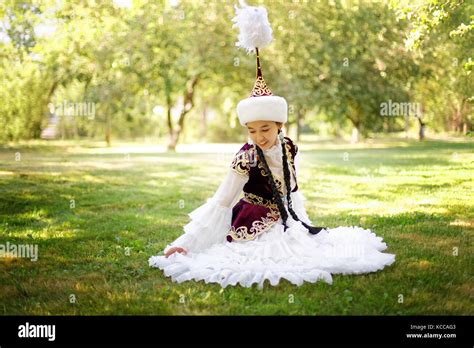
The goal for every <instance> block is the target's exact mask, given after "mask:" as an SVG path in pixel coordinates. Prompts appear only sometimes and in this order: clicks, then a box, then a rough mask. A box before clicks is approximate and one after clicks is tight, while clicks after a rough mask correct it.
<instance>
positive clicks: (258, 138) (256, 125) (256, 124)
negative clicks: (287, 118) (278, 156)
mask: <svg viewBox="0 0 474 348" xmlns="http://www.w3.org/2000/svg"><path fill="white" fill-rule="evenodd" d="M282 125H283V124H282V123H280V122H275V121H253V122H247V123H246V126H247V129H248V132H249V136H250V139H252V141H253V143H254V144H257V145H258V146H259V147H260V148H261V149H262V150H266V149H269V148H270V147H272V146H273V145H274V144H275V143H276V140H277V136H278V130H279V129H280V128H281V127H282Z"/></svg>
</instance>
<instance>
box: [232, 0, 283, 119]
mask: <svg viewBox="0 0 474 348" xmlns="http://www.w3.org/2000/svg"><path fill="white" fill-rule="evenodd" d="M240 5H241V6H242V8H240V9H239V8H237V6H236V7H235V10H236V16H235V17H234V18H233V19H232V21H233V22H235V24H234V27H235V26H237V27H238V28H239V30H240V33H239V41H238V42H237V44H236V46H239V47H243V48H245V49H246V50H247V52H248V53H250V52H255V53H256V56H257V76H256V80H255V85H254V87H253V90H252V93H251V94H250V96H249V97H248V98H245V99H243V100H241V101H240V102H239V103H238V104H237V115H238V116H239V121H240V124H241V125H242V126H244V127H245V125H246V123H247V122H252V121H275V122H282V123H285V122H286V121H287V120H288V104H287V102H286V100H285V98H283V97H278V96H275V95H273V93H272V91H271V90H270V88H268V87H267V85H266V83H265V80H264V79H263V75H262V68H261V66H260V57H259V51H258V49H259V48H262V47H265V46H268V44H270V42H271V41H272V29H271V28H270V23H269V22H268V14H267V10H266V9H265V8H264V7H254V6H247V5H246V4H245V2H244V1H243V0H241V1H240Z"/></svg>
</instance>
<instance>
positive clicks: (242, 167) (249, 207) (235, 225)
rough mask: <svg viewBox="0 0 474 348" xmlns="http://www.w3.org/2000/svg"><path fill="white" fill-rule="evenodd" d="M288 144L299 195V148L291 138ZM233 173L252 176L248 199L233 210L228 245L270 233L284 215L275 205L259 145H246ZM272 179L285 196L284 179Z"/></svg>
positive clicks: (289, 160)
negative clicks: (261, 159) (260, 158)
mask: <svg viewBox="0 0 474 348" xmlns="http://www.w3.org/2000/svg"><path fill="white" fill-rule="evenodd" d="M284 143H285V151H286V156H287V159H288V164H289V169H290V175H293V177H294V178H295V184H296V186H295V187H294V188H293V190H292V192H295V191H297V190H298V183H297V181H296V174H295V173H296V169H295V161H294V159H295V156H296V154H297V152H298V146H297V145H296V144H294V143H293V141H292V140H291V139H290V138H288V137H285V139H284ZM231 169H232V170H234V171H235V172H237V173H238V174H240V175H245V176H248V178H249V179H248V181H247V183H246V184H245V186H244V188H243V191H244V197H243V198H242V199H240V201H239V202H237V204H236V205H235V206H234V207H233V208H232V223H231V229H230V231H229V233H228V234H227V241H228V242H232V241H244V240H252V239H255V237H257V236H258V235H260V234H262V233H264V232H266V231H268V230H269V229H270V228H271V227H272V226H273V225H274V224H275V223H276V222H277V221H278V219H279V218H280V212H279V210H278V207H277V205H276V203H274V202H273V194H272V188H271V185H270V184H269V182H268V175H267V174H265V170H264V169H263V164H262V162H261V161H259V160H258V155H257V150H256V149H255V145H253V144H252V145H251V144H248V143H246V144H245V145H244V146H242V148H241V149H240V150H239V151H238V152H237V154H236V155H235V157H234V160H233V161H232V164H231ZM272 175H273V178H274V180H275V184H276V186H277V188H278V189H279V191H280V194H281V195H283V181H284V178H282V177H280V176H278V175H275V174H273V173H272Z"/></svg>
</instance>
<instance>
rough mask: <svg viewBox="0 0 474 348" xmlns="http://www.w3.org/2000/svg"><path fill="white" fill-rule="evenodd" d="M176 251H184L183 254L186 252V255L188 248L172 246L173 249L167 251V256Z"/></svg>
mask: <svg viewBox="0 0 474 348" xmlns="http://www.w3.org/2000/svg"><path fill="white" fill-rule="evenodd" d="M175 252H178V253H182V254H184V255H186V254H187V251H186V249H184V248H180V247H172V248H171V249H169V250H168V251H167V252H166V253H165V257H169V256H171V255H172V254H174V253H175Z"/></svg>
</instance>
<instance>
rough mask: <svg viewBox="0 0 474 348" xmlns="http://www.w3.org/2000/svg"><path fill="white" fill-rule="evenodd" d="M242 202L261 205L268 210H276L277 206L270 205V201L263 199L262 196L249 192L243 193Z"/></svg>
mask: <svg viewBox="0 0 474 348" xmlns="http://www.w3.org/2000/svg"><path fill="white" fill-rule="evenodd" d="M244 201H246V202H248V203H252V204H255V205H262V206H264V207H267V208H270V209H278V207H277V205H276V204H275V203H272V201H271V200H270V199H266V198H263V197H262V196H258V195H256V194H253V193H250V192H244Z"/></svg>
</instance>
